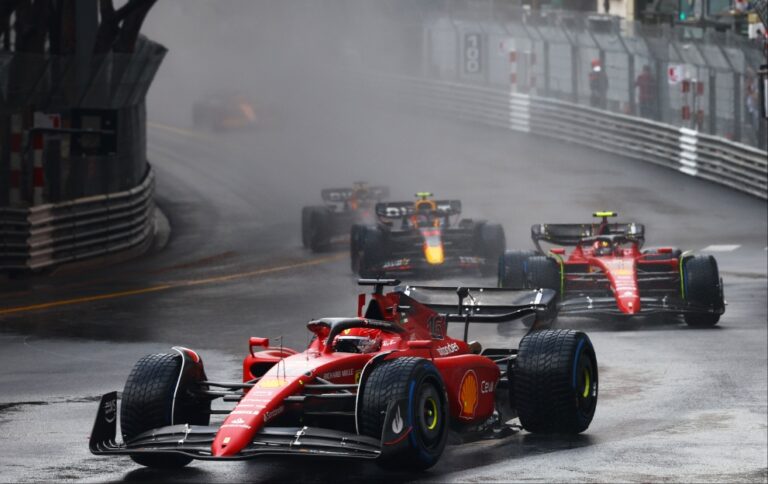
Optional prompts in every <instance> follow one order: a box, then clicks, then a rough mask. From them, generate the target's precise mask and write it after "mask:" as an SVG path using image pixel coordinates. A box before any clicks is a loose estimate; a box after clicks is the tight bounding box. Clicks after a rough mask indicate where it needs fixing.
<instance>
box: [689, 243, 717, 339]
mask: <svg viewBox="0 0 768 484" xmlns="http://www.w3.org/2000/svg"><path fill="white" fill-rule="evenodd" d="M683 287H684V288H685V299H686V300H688V301H690V302H692V303H694V304H696V305H701V306H708V307H710V308H712V309H715V310H717V309H720V308H722V307H724V305H725V301H724V300H723V292H722V287H721V282H720V272H719V270H718V268H717V261H716V260H715V258H714V257H712V256H711V255H709V256H705V255H697V256H694V257H690V258H687V259H685V260H684V261H683ZM684 318H685V322H686V323H688V325H689V326H694V327H697V328H707V327H712V326H714V325H716V324H717V323H718V321H720V315H719V314H717V313H685V315H684Z"/></svg>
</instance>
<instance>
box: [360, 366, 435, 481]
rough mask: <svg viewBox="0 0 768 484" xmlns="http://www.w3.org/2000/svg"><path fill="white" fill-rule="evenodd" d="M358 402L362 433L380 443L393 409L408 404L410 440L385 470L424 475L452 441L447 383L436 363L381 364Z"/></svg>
mask: <svg viewBox="0 0 768 484" xmlns="http://www.w3.org/2000/svg"><path fill="white" fill-rule="evenodd" d="M359 398H360V413H359V422H360V433H361V434H363V435H368V436H370V437H374V438H377V439H380V438H381V435H382V429H383V426H384V423H385V422H384V419H385V416H386V411H387V406H388V405H389V403H390V402H392V401H398V400H404V399H407V400H408V409H409V411H408V412H407V414H408V418H407V419H406V420H407V421H406V424H407V426H410V427H411V431H410V434H408V436H407V438H405V440H404V441H403V442H402V443H401V444H400V447H399V448H397V451H396V452H394V453H392V454H389V455H387V456H386V457H384V458H380V459H379V461H378V463H379V464H380V465H381V466H382V467H385V468H390V469H397V468H403V467H404V468H407V469H412V470H425V469H428V468H430V467H432V466H433V465H435V464H436V463H437V461H438V460H439V459H440V456H441V455H442V454H443V450H444V449H445V444H446V441H447V440H448V415H449V414H448V398H447V396H446V393H445V385H444V383H443V379H442V377H441V376H440V372H438V371H437V368H435V365H434V364H432V362H431V361H429V360H426V359H423V358H413V357H406V358H397V359H394V360H389V361H384V362H382V363H380V364H379V365H378V366H376V367H375V368H374V369H373V370H372V371H371V374H370V376H369V377H368V378H367V379H366V381H365V383H364V385H363V388H362V395H361V396H360V397H359Z"/></svg>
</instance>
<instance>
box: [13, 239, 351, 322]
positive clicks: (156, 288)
mask: <svg viewBox="0 0 768 484" xmlns="http://www.w3.org/2000/svg"><path fill="white" fill-rule="evenodd" d="M342 257H344V255H343V254H337V255H333V256H328V257H321V258H319V259H313V260H310V261H304V262H298V263H296V264H288V265H284V266H277V267H267V268H264V269H256V270H253V271H248V272H238V273H236V274H229V275H226V276H217V277H207V278H204V279H192V280H189V281H177V282H171V283H168V284H160V285H157V286H149V287H144V288H141V289H132V290H129V291H120V292H112V293H109V294H98V295H95V296H84V297H78V298H74V299H64V300H61V301H51V302H47V303H40V304H32V305H29V306H18V307H11V308H4V309H0V315H4V314H14V313H23V312H29V311H37V310H40V309H49V308H55V307H59V306H71V305H74V304H83V303H88V302H94V301H102V300H105V299H118V298H122V297H127V296H136V295H138V294H147V293H151V292H159V291H165V290H168V289H175V288H179V287H190V286H200V285H203V284H215V283H222V282H229V281H234V280H237V279H244V278H247V277H255V276H262V275H264V274H272V273H275V272H284V271H288V270H291V269H298V268H301V267H310V266H315V265H319V264H325V263H326V262H332V261H335V260H338V259H341V258H342Z"/></svg>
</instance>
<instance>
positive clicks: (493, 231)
mask: <svg viewBox="0 0 768 484" xmlns="http://www.w3.org/2000/svg"><path fill="white" fill-rule="evenodd" d="M431 197H432V194H431V193H429V192H419V193H417V194H416V198H417V199H416V201H414V202H387V203H378V204H376V216H377V217H378V223H377V224H376V225H367V226H366V225H354V226H352V231H351V243H350V260H351V265H352V270H353V271H355V272H357V273H358V274H359V275H360V276H361V277H384V276H395V275H396V276H401V275H404V274H408V275H410V274H418V275H432V274H435V273H438V272H439V273H445V272H450V271H462V272H464V271H475V272H479V273H480V274H481V275H490V276H493V275H494V274H495V272H496V264H497V261H498V260H499V257H500V256H501V254H502V253H503V252H504V247H505V245H506V242H505V237H504V229H503V228H502V226H501V225H499V224H495V223H490V222H486V221H485V220H471V219H459V217H460V216H461V202H460V201H459V200H434V199H432V198H431Z"/></svg>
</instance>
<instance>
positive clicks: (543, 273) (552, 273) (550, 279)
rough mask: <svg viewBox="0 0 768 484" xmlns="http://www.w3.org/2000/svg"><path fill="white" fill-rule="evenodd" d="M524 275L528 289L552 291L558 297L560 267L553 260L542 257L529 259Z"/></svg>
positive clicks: (537, 256) (536, 256)
mask: <svg viewBox="0 0 768 484" xmlns="http://www.w3.org/2000/svg"><path fill="white" fill-rule="evenodd" d="M525 273H526V278H527V281H528V287H529V288H530V289H552V290H553V291H555V292H556V293H557V294H558V295H560V283H561V280H560V277H561V274H560V265H559V264H558V263H557V261H555V260H554V259H552V258H549V257H544V256H543V255H535V256H533V257H529V258H528V259H527V260H526V269H525Z"/></svg>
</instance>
